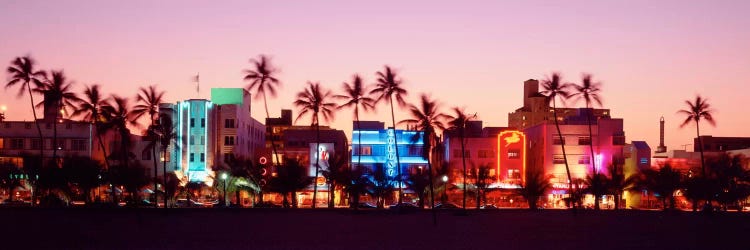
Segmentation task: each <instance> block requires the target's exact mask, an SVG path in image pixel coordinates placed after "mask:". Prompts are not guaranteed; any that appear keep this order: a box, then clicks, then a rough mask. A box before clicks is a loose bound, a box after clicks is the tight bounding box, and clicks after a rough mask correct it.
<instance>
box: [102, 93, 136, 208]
mask: <svg viewBox="0 0 750 250" xmlns="http://www.w3.org/2000/svg"><path fill="white" fill-rule="evenodd" d="M101 111H102V115H104V117H105V118H104V120H105V122H104V123H103V124H102V130H103V131H110V130H112V131H114V132H115V133H116V134H117V135H118V137H120V145H119V149H120V152H119V153H118V154H119V156H120V159H119V161H120V162H119V165H121V166H122V167H124V168H126V169H127V168H128V162H129V160H130V146H131V141H130V129H129V128H128V125H135V124H136V123H135V119H133V114H132V113H131V111H130V106H129V104H128V99H127V98H124V97H120V96H117V95H112V96H111V97H110V100H109V101H107V102H106V104H105V105H103V106H102V107H101ZM115 172H117V171H115ZM110 178H118V177H116V176H110ZM114 187H115V185H112V190H111V191H112V198H113V202H116V200H115V198H116V196H115V188H114Z"/></svg>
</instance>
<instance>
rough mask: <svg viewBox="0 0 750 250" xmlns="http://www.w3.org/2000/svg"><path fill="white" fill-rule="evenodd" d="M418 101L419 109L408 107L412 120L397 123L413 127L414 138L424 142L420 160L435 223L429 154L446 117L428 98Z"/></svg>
mask: <svg viewBox="0 0 750 250" xmlns="http://www.w3.org/2000/svg"><path fill="white" fill-rule="evenodd" d="M420 101H421V102H420V106H419V107H417V106H415V105H413V104H412V105H409V113H410V114H411V117H412V118H411V119H406V120H403V121H401V122H399V123H406V124H412V125H415V128H416V129H417V131H419V132H417V135H416V136H420V135H421V136H422V141H423V142H424V144H423V146H422V158H424V159H426V160H427V171H429V177H430V204H431V205H430V207H431V208H432V209H433V223H436V221H437V220H436V217H435V214H434V208H435V192H434V190H435V187H434V184H433V182H434V181H433V172H432V161H431V158H432V157H431V153H432V146H433V145H436V144H437V143H438V137H437V131H438V130H443V129H445V125H444V124H443V120H445V119H446V118H447V116H446V115H445V114H443V113H441V112H440V111H439V110H438V108H439V105H438V103H437V101H435V100H431V99H430V97H429V96H427V95H425V94H422V96H421V98H420Z"/></svg>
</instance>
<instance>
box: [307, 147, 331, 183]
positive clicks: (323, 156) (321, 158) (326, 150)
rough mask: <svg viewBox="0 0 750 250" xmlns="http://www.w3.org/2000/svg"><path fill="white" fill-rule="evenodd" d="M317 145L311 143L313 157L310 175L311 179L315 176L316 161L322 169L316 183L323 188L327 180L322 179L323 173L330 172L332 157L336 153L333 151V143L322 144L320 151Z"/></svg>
mask: <svg viewBox="0 0 750 250" xmlns="http://www.w3.org/2000/svg"><path fill="white" fill-rule="evenodd" d="M317 145H318V144H317V143H310V155H311V156H313V157H310V158H311V159H310V170H309V171H308V174H309V175H310V176H311V177H314V176H315V161H317V162H318V166H319V167H320V169H319V170H318V179H317V180H316V183H317V185H318V186H323V185H325V178H324V177H322V174H321V171H324V170H328V168H329V166H330V160H331V159H330V158H331V155H332V154H334V153H335V152H334V150H333V149H334V147H333V143H321V144H320V150H317V149H316V148H315V147H316V146H317ZM318 152H320V153H318Z"/></svg>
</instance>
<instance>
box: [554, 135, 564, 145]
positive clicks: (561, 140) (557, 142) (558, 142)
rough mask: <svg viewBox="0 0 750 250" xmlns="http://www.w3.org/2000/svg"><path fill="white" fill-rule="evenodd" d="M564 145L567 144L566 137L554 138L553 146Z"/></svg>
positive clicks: (556, 136)
mask: <svg viewBox="0 0 750 250" xmlns="http://www.w3.org/2000/svg"><path fill="white" fill-rule="evenodd" d="M563 143H565V136H563V137H562V138H560V136H559V135H553V136H552V145H562V144H563Z"/></svg>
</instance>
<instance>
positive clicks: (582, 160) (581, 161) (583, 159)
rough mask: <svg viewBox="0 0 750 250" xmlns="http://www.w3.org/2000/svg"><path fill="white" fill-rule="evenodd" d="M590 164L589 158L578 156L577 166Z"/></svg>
mask: <svg viewBox="0 0 750 250" xmlns="http://www.w3.org/2000/svg"><path fill="white" fill-rule="evenodd" d="M590 163H591V157H590V156H588V155H581V156H578V164H590Z"/></svg>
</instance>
